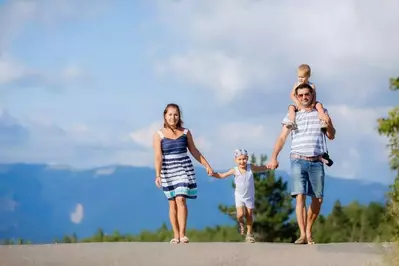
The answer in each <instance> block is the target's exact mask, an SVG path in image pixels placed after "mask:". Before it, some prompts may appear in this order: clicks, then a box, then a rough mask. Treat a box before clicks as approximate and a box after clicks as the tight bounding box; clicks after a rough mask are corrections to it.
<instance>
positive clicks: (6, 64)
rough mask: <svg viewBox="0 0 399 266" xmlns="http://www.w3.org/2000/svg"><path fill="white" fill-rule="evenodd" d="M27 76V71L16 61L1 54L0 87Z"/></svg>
mask: <svg viewBox="0 0 399 266" xmlns="http://www.w3.org/2000/svg"><path fill="white" fill-rule="evenodd" d="M24 75H25V69H24V68H23V67H22V66H21V65H19V64H18V63H17V62H15V60H12V59H11V58H9V57H8V56H7V57H6V56H1V54H0V85H1V84H6V83H10V82H12V81H14V80H18V79H20V78H21V77H23V76H24Z"/></svg>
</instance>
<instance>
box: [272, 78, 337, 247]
mask: <svg viewBox="0 0 399 266" xmlns="http://www.w3.org/2000/svg"><path fill="white" fill-rule="evenodd" d="M295 97H296V98H297V99H298V102H299V104H300V105H299V106H298V107H299V108H298V109H299V111H298V112H297V114H296V124H297V128H291V129H289V128H288V127H287V126H286V125H287V124H288V123H289V119H288V114H287V115H286V117H285V118H284V120H283V122H282V124H283V128H282V130H281V133H280V136H279V137H278V139H277V142H276V144H275V146H274V150H273V153H272V156H271V158H270V159H271V160H270V162H269V163H268V166H269V167H270V168H271V169H276V168H277V167H278V165H279V163H278V160H277V157H278V155H279V153H280V151H281V150H282V148H283V147H284V144H285V142H286V140H287V137H288V135H289V134H290V133H291V139H292V144H291V154H290V157H291V158H290V159H291V181H292V188H291V189H292V190H291V195H292V197H294V198H296V209H295V211H296V216H297V222H298V226H299V229H300V232H301V235H300V237H299V238H298V239H297V240H296V241H295V243H296V244H306V243H308V244H314V240H313V238H312V226H313V223H314V222H315V221H316V218H317V216H318V214H319V212H320V207H321V204H322V201H323V191H324V165H323V162H324V163H325V162H326V161H325V160H324V159H323V158H321V155H322V154H323V153H324V152H326V145H325V144H326V143H325V141H326V139H325V136H327V138H329V139H330V140H333V139H334V137H335V129H334V126H333V124H332V121H330V123H329V124H328V125H327V129H326V131H324V132H325V133H323V132H322V130H321V122H320V119H319V117H318V112H317V110H316V109H313V108H312V100H313V97H314V92H313V89H312V87H311V86H310V85H308V84H301V85H299V86H298V87H297V88H296V89H295ZM325 112H326V113H327V110H325ZM324 134H325V136H324ZM307 195H308V196H311V197H312V203H311V205H310V206H309V210H308V212H307V214H306V196H307Z"/></svg>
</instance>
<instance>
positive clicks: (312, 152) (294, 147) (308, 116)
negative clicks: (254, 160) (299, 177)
mask: <svg viewBox="0 0 399 266" xmlns="http://www.w3.org/2000/svg"><path fill="white" fill-rule="evenodd" d="M324 111H325V112H326V113H327V110H326V109H325V110H324ZM288 122H289V119H288V114H287V115H286V116H285V118H284V120H283V122H282V124H283V125H285V124H287V123H288ZM295 122H296V124H297V129H295V130H292V131H291V139H292V143H291V154H297V155H302V156H317V155H321V154H322V153H323V152H325V145H324V139H323V138H324V137H323V132H321V130H320V127H321V123H320V119H319V114H318V112H317V111H316V109H314V110H313V111H311V112H306V111H298V112H297V113H296V121H295Z"/></svg>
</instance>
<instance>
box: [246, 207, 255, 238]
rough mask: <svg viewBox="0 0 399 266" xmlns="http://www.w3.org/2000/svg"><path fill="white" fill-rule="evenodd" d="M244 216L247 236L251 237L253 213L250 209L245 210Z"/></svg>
mask: <svg viewBox="0 0 399 266" xmlns="http://www.w3.org/2000/svg"><path fill="white" fill-rule="evenodd" d="M245 214H246V219H247V235H252V234H253V232H252V226H253V212H252V209H250V208H245Z"/></svg>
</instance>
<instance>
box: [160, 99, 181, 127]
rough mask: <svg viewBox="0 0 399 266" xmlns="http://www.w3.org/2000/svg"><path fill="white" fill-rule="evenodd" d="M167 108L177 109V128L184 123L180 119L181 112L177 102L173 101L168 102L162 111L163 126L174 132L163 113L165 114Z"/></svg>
mask: <svg viewBox="0 0 399 266" xmlns="http://www.w3.org/2000/svg"><path fill="white" fill-rule="evenodd" d="M169 108H175V109H176V110H177V113H178V114H179V121H177V124H176V127H178V128H179V127H183V124H184V122H183V120H182V119H181V117H182V113H181V111H180V107H179V106H178V105H177V104H175V103H170V104H168V105H166V107H165V110H164V111H163V127H164V128H169V129H171V130H172V131H173V132H175V131H174V130H173V128H171V127H170V126H169V124H168V123H167V122H166V118H165V115H166V113H167V112H168V110H169Z"/></svg>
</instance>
